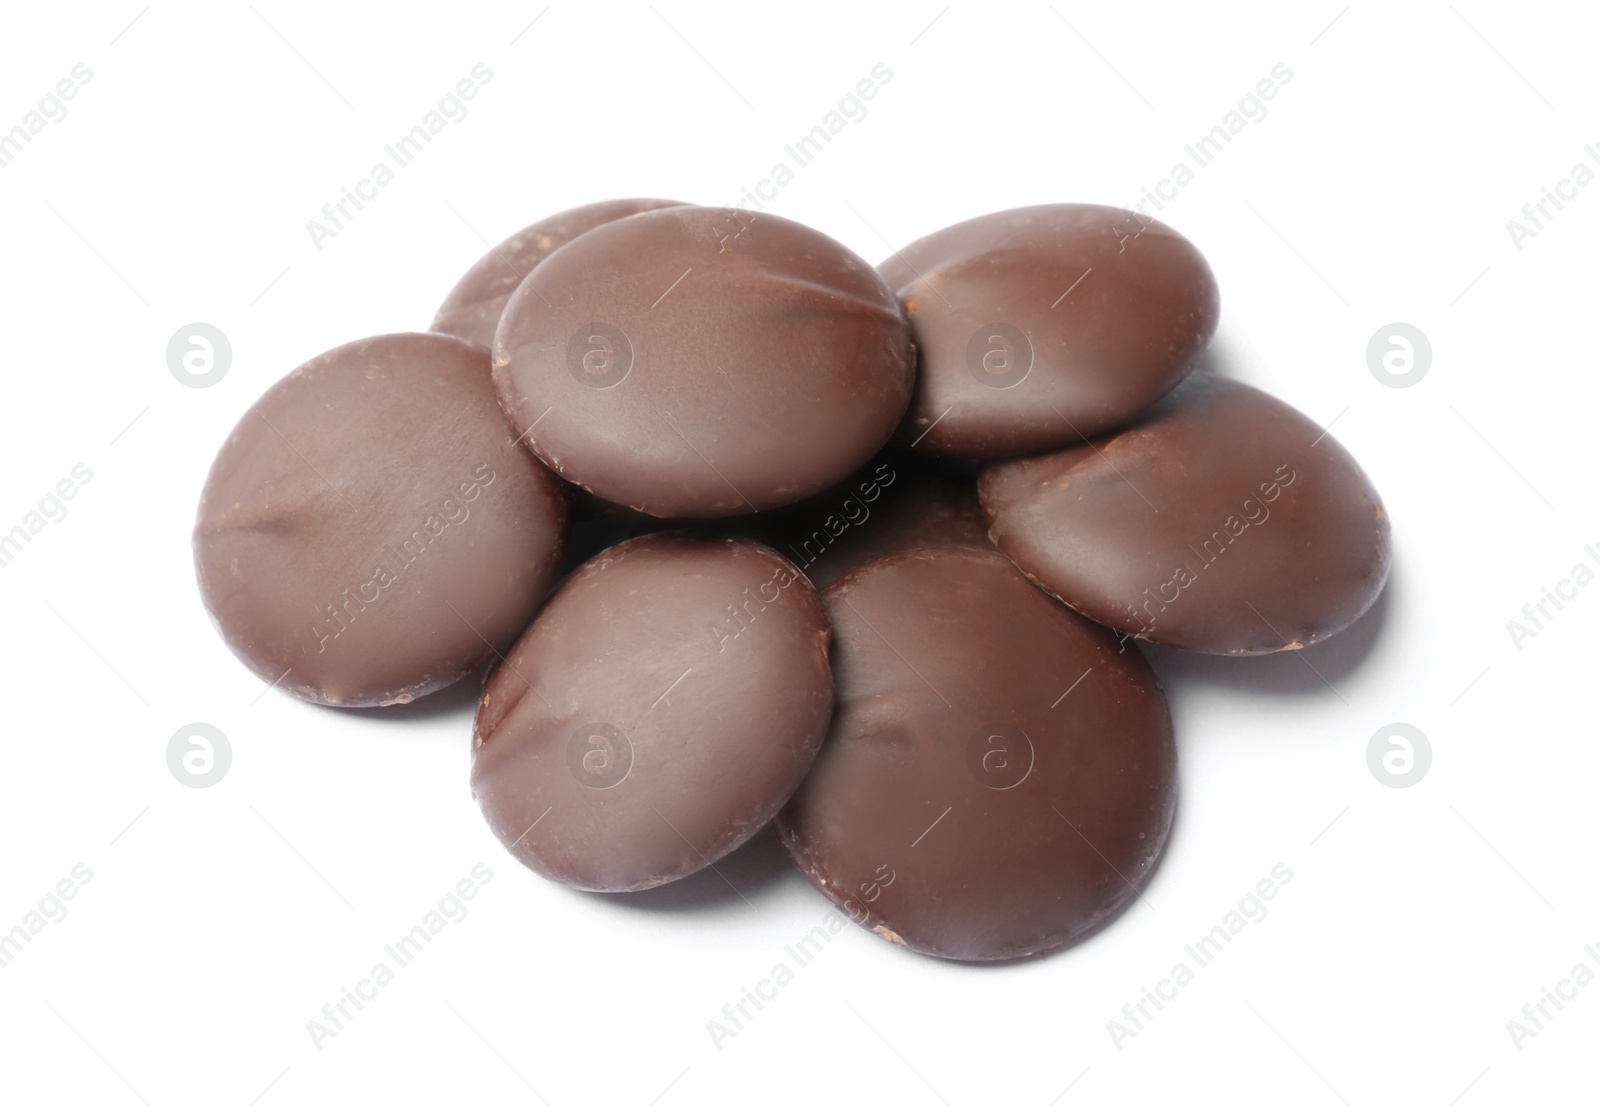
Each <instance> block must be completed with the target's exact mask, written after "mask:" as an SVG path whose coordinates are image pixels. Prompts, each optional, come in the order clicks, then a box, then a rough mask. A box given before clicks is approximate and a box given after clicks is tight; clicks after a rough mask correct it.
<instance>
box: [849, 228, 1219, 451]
mask: <svg viewBox="0 0 1600 1112" xmlns="http://www.w3.org/2000/svg"><path fill="white" fill-rule="evenodd" d="M879 269H880V270H882V272H883V274H884V276H885V277H886V278H888V280H889V284H890V285H891V286H893V287H894V288H895V291H896V293H897V294H898V295H899V297H900V299H901V301H902V302H903V303H904V305H905V308H906V313H907V315H908V316H909V317H910V319H911V328H912V333H913V336H914V338H915V340H916V345H917V356H918V377H917V390H916V395H915V397H914V398H913V399H912V402H911V408H910V410H909V412H908V413H907V414H906V422H905V425H904V426H903V427H902V429H901V431H900V436H899V437H898V441H899V442H901V443H905V444H907V445H910V446H914V447H915V448H916V449H917V450H918V451H920V452H927V453H930V454H932V455H940V456H977V457H982V458H988V459H993V458H1000V457H1006V456H1019V455H1026V454H1028V453H1031V452H1043V451H1048V450H1050V449H1052V448H1059V447H1062V446H1064V445H1067V444H1073V443H1077V442H1080V441H1081V440H1082V439H1083V438H1084V437H1088V436H1094V435H1095V434H1097V433H1100V432H1103V431H1105V430H1106V429H1110V428H1115V427H1116V426H1118V425H1123V424H1126V423H1127V422H1128V421H1130V420H1132V419H1133V418H1135V417H1137V416H1138V415H1139V414H1140V413H1141V412H1143V411H1144V410H1146V409H1148V408H1149V407H1150V406H1151V405H1152V404H1154V403H1155V402H1156V401H1157V400H1158V399H1159V398H1161V396H1162V395H1164V394H1166V393H1167V392H1168V391H1169V390H1171V389H1172V388H1173V387H1174V386H1176V385H1177V384H1178V383H1179V382H1180V381H1182V380H1183V377H1184V376H1185V375H1187V374H1188V373H1189V372H1190V371H1191V370H1192V369H1193V368H1194V366H1195V364H1196V363H1197V362H1198V361H1199V359H1200V356H1201V354H1202V353H1203V352H1204V351H1205V348H1206V345H1207V344H1209V343H1210V342H1211V335H1212V333H1213V332H1215V331H1216V327H1217V284H1216V280H1215V279H1213V278H1212V276H1211V270H1210V268H1209V267H1208V266H1207V265H1206V261H1205V259H1204V258H1203V257H1202V256H1201V255H1200V252H1199V251H1197V250H1196V249H1195V246H1194V244H1192V243H1190V242H1189V241H1188V240H1186V239H1184V238H1183V237H1182V236H1181V235H1179V234H1178V233H1177V232H1175V231H1173V230H1172V229H1171V228H1169V227H1167V226H1166V225H1165V224H1163V223H1161V222H1160V221H1158V220H1152V219H1150V218H1149V217H1147V216H1141V215H1139V214H1138V213H1134V212H1129V211H1127V210H1126V209H1118V208H1107V207H1105V206H1103V205H1036V206H1034V207H1032V208H1020V209H1011V210H1010V211H1007V212H997V213H992V214H990V215H988V216H980V217H978V218H976V219H974V220H966V221H963V222H962V223H960V224H954V225H951V226H950V227H948V228H945V229H944V230H942V231H938V232H934V233H933V234H932V235H930V236H926V237H924V238H923V239H919V240H917V241H916V242H915V243H913V244H911V245H910V246H908V247H906V248H905V249H904V250H903V251H899V252H896V253H895V255H894V256H893V257H891V258H890V259H888V260H887V261H886V262H884V263H883V265H882V266H881V267H880V268H879Z"/></svg>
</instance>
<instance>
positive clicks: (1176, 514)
mask: <svg viewBox="0 0 1600 1112" xmlns="http://www.w3.org/2000/svg"><path fill="white" fill-rule="evenodd" d="M978 488H979V494H980V496H981V498H982V501H983V508H984V512H985V514H986V515H987V517H988V520H989V535H990V536H991V537H993V538H994V541H995V543H996V544H998V545H999V546H1000V548H1001V549H1002V550H1003V551H1004V552H1005V553H1006V554H1007V555H1008V556H1010V557H1011V558H1012V559H1013V560H1015V561H1016V563H1017V566H1018V567H1020V568H1021V569H1022V570H1023V571H1025V572H1027V573H1028V575H1029V576H1030V577H1031V578H1033V579H1034V580H1035V581H1036V582H1038V583H1039V585H1040V586H1042V587H1043V588H1044V589H1045V590H1047V591H1049V592H1050V593H1051V594H1053V595H1055V596H1056V597H1057V598H1059V599H1061V600H1062V601H1063V602H1065V603H1067V605H1069V606H1071V607H1072V608H1073V609H1075V610H1077V611H1079V612H1080V613H1082V614H1085V615H1087V616H1088V617H1090V618H1093V619H1094V620H1095V621H1097V622H1101V623H1102V624H1104V625H1108V626H1112V627H1114V628H1116V629H1120V630H1122V631H1123V632H1125V633H1127V634H1129V635H1131V636H1133V637H1137V638H1140V639H1143V640H1146V641H1151V642H1154V643H1155V644H1159V645H1170V646H1172V647H1174V648H1179V649H1191V650H1194V651H1197V652H1205V653H1223V654H1228V655H1253V654H1258V653H1271V652H1278V651H1279V650H1282V649H1299V648H1303V647H1305V646H1306V645H1311V644H1315V643H1316V642H1318V641H1321V640H1322V639H1323V638H1326V637H1330V636H1332V635H1333V634H1335V633H1337V632H1339V631H1340V630H1341V629H1344V628H1345V627H1346V626H1348V625H1349V624H1350V623H1351V622H1354V621H1355V620H1356V619H1357V618H1359V617H1360V616H1361V615H1362V613H1364V612H1365V611H1366V609H1367V607H1369V606H1371V605H1372V602H1373V600H1374V599H1376V598H1377V597H1378V592H1379V591H1380V590H1382V588H1383V583H1384V579H1385V578H1386V577H1387V575H1388V572H1389V519H1388V517H1387V515H1385V513H1384V510H1383V503H1382V502H1381V501H1380V500H1379V498H1378V494H1377V491H1375V490H1373V488H1372V484H1371V483H1370V482H1369V481H1368V480H1367V476H1366V474H1365V473H1363V472H1362V470H1361V467H1360V466H1359V465H1358V464H1357V463H1356V461H1355V460H1354V459H1352V458H1351V456H1350V453H1348V452H1346V451H1345V450H1344V448H1342V447H1340V445H1339V444H1338V443H1337V442H1336V441H1335V440H1334V439H1333V437H1331V436H1329V435H1327V433H1326V432H1324V431H1323V430H1321V429H1319V428H1318V427H1317V426H1316V424H1315V423H1313V422H1312V421H1311V420H1309V419H1308V418H1307V417H1305V416H1304V415H1303V414H1301V413H1299V412H1298V411H1297V410H1294V409H1292V408H1290V407H1289V406H1288V405H1285V404H1284V403H1283V402H1281V401H1279V400H1277V399H1276V398H1273V397H1271V396H1269V395H1267V394H1264V393H1262V392H1261V391H1260V390H1256V389H1253V388H1251V387H1249V386H1245V385H1242V384H1241V383H1237V382H1231V381H1228V380H1226V379H1218V378H1213V377H1211V376H1209V375H1196V376H1195V377H1193V378H1191V379H1190V380H1189V381H1187V382H1185V383H1184V384H1183V385H1182V386H1180V387H1179V388H1178V389H1177V390H1176V391H1174V392H1173V394H1172V395H1171V396H1170V397H1168V398H1167V399H1165V400H1164V401H1163V402H1162V403H1161V404H1160V405H1159V406H1157V407H1156V408H1155V409H1154V410H1153V411H1152V412H1151V413H1150V415H1149V416H1148V417H1146V418H1145V419H1144V420H1143V421H1141V422H1140V423H1139V424H1137V425H1135V426H1133V427H1132V428H1129V429H1125V430H1123V431H1122V432H1120V433H1116V434H1114V435H1111V436H1107V437H1104V438H1102V439H1100V440H1098V441H1096V442H1094V443H1093V444H1082V445H1079V446H1078V447H1075V448H1068V449H1066V450H1064V451H1060V452H1054V453H1052V454H1049V455H1043V456H1037V457H1034V458H1032V459H1021V460H1012V461H1008V462H1005V463H998V464H993V465H991V466H990V467H989V468H987V469H986V470H985V471H984V473H983V475H982V477H981V478H980V479H979V483H978Z"/></svg>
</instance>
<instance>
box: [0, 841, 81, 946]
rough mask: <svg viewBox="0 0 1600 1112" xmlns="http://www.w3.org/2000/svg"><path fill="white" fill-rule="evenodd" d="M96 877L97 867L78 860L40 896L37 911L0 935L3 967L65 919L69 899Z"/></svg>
mask: <svg viewBox="0 0 1600 1112" xmlns="http://www.w3.org/2000/svg"><path fill="white" fill-rule="evenodd" d="M93 879H94V870H92V869H90V868H89V866H87V865H85V864H84V863H83V862H81V861H80V862H78V863H77V864H76V865H74V866H72V868H71V869H70V870H69V871H68V874H67V875H66V876H64V877H62V878H61V879H60V880H58V881H56V883H55V886H54V887H53V888H51V889H50V890H49V891H48V892H46V893H45V894H44V895H43V896H41V897H40V898H39V902H38V904H37V905H36V906H35V909H34V910H32V911H29V912H27V913H26V914H25V915H23V917H22V920H21V921H20V922H19V923H18V924H17V925H16V926H14V927H12V928H11V929H10V930H9V931H7V932H6V933H5V934H0V968H4V967H5V966H7V965H10V964H11V963H12V962H14V961H16V960H17V955H19V954H20V953H22V950H23V948H24V947H26V946H27V945H28V944H29V943H30V942H32V941H33V940H34V939H35V938H37V937H39V935H40V934H42V933H43V932H44V929H45V928H46V927H48V926H50V925H51V924H52V923H59V922H61V920H63V919H65V918H66V917H67V901H69V900H72V899H76V898H77V895H78V893H79V891H80V890H81V889H82V888H83V887H84V886H85V885H87V884H88V883H89V882H90V881H91V880H93Z"/></svg>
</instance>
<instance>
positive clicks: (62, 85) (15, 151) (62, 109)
mask: <svg viewBox="0 0 1600 1112" xmlns="http://www.w3.org/2000/svg"><path fill="white" fill-rule="evenodd" d="M93 80H94V70H92V69H90V68H89V67H88V66H86V65H84V64H83V63H82V62H79V63H78V64H77V65H75V66H73V67H72V69H71V70H70V71H69V72H68V74H67V76H66V77H63V78H62V79H61V80H60V81H57V82H56V83H55V84H54V85H52V86H51V87H50V91H49V92H47V93H45V95H44V96H42V97H40V98H39V104H38V106H37V107H35V108H30V109H29V110H28V111H27V112H25V113H23V116H22V122H21V123H19V124H14V125H12V128H11V130H10V131H7V132H0V170H3V169H5V168H6V167H7V166H9V165H11V164H12V163H13V162H15V161H16V160H17V156H18V155H20V154H21V153H22V152H23V150H24V148H26V147H27V146H28V145H29V144H30V143H32V142H33V137H34V136H35V135H38V134H39V133H40V132H42V131H44V129H45V128H47V127H49V126H50V125H51V124H59V123H60V122H61V121H62V120H64V119H66V118H67V103H66V102H67V101H69V100H72V99H73V98H74V97H76V96H77V95H78V91H79V90H80V89H82V88H83V87H84V86H85V85H87V84H89V82H91V81H93Z"/></svg>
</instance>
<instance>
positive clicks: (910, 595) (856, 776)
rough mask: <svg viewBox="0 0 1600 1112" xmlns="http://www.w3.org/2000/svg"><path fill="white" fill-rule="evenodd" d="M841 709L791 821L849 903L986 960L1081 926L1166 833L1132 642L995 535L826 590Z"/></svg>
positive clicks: (1063, 938) (1154, 731) (1166, 775)
mask: <svg viewBox="0 0 1600 1112" xmlns="http://www.w3.org/2000/svg"><path fill="white" fill-rule="evenodd" d="M824 601H825V602H826V603H827V606H828V611H829V614H830V615H831V616H832V619H833V623H834V631H835V649H834V673H835V677H836V682H837V684H838V703H839V709H838V712H837V714H836V715H835V717H834V721H833V724H832V726H831V728H830V730H829V735H828V740H827V743H826V744H825V745H824V746H823V750H822V753H821V755H820V756H819V757H818V758H817V762H816V765H815V766H814V767H813V769H812V772H811V775H810V776H808V777H807V778H806V781H805V783H804V785H802V787H801V789H800V791H799V792H798V793H797V794H796V795H795V798H794V800H793V801H792V802H791V803H790V805H789V806H788V807H787V808H786V809H785V810H784V812H783V814H782V816H781V817H780V820H779V834H780V836H781V837H782V838H783V841H784V844H785V846H786V848H787V849H788V851H789V853H790V856H791V857H792V858H793V859H794V861H795V863H796V864H797V865H798V866H799V868H800V870H801V871H802V872H803V873H805V875H806V876H807V877H808V878H809V879H810V880H811V881H812V883H813V884H815V885H816V886H817V887H818V888H820V889H821V890H822V891H823V892H824V893H825V894H826V895H827V896H828V897H829V898H830V899H831V900H833V901H834V903H836V904H838V905H839V906H840V907H841V908H842V909H843V910H844V911H845V912H846V913H847V914H848V915H849V916H850V917H851V918H852V919H854V920H855V921H857V922H859V923H862V925H864V926H866V927H868V928H869V929H871V930H872V931H874V932H875V933H876V934H878V935H879V936H880V937H882V938H885V939H887V940H888V941H890V942H894V943H897V944H900V945H904V946H908V947H910V948H911V949H914V950H919V951H921V952H923V953H927V954H932V955H935V956H938V957H945V958H956V959H961V960H967V961H987V960H998V959H1003V958H1013V957H1021V956H1024V955H1029V954H1038V953H1043V952H1045V951H1048V950H1052V949H1055V948H1057V947H1060V946H1064V945H1067V944H1069V943H1071V942H1074V941H1076V940H1077V939H1079V938H1082V937H1083V936H1084V935H1086V934H1088V933H1089V932H1091V931H1093V930H1094V929H1095V928H1097V927H1098V926H1100V925H1102V924H1103V923H1105V922H1106V921H1108V920H1109V919H1111V918H1112V917H1114V916H1115V915H1117V914H1118V913H1119V912H1120V911H1121V910H1122V909H1124V908H1125V907H1127V906H1128V904H1129V903H1130V902H1131V901H1132V900H1133V899H1134V898H1135V897H1136V895H1137V891H1138V889H1139V887H1140V886H1142V885H1143V883H1144V882H1145V880H1146V878H1147V877H1148V875H1149V873H1150V870H1151V869H1152V867H1153V866H1154V864H1155V862H1156V859H1157V858H1158V857H1159V856H1160V854H1161V851H1162V848H1163V846H1164V844H1165V842H1166V837H1167V832H1168V829H1169V827H1170V825H1171V822H1172V815H1173V809H1174V805H1175V800H1176V754H1175V750H1174V746H1173V740H1172V723H1171V719H1170V718H1169V716H1168V713H1167V705H1166V699H1165V697H1164V696H1163V695H1162V693H1161V689H1160V687H1159V685H1158V684H1157V682H1156V679H1155V676H1154V675H1153V674H1152V673H1151V671H1150V669H1149V667H1148V666H1147V665H1146V664H1145V662H1144V659H1143V657H1142V656H1141V655H1140V653H1139V652H1138V649H1137V647H1136V646H1133V645H1129V646H1126V651H1119V647H1118V645H1117V641H1116V638H1115V637H1114V636H1113V635H1112V634H1111V633H1110V631H1108V630H1105V629H1103V628H1101V627H1099V626H1096V625H1094V624H1093V623H1091V622H1089V621H1086V620H1085V619H1083V618H1081V617H1079V616H1078V615H1076V614H1074V613H1072V612H1071V611H1070V610H1068V609H1066V608H1065V607H1063V606H1061V605H1060V604H1059V603H1057V602H1055V601H1054V600H1052V599H1050V598H1048V597H1047V596H1046V595H1044V594H1043V593H1042V592H1040V591H1039V590H1038V589H1037V588H1035V587H1034V586H1033V585H1032V584H1031V583H1029V582H1028V581H1027V579H1025V578H1024V577H1023V575H1022V574H1021V573H1020V572H1019V571H1017V569H1016V568H1015V567H1014V566H1012V564H1011V563H1010V562H1009V561H1007V560H1006V559H1005V558H1004V557H1003V556H1001V555H1000V554H999V553H996V552H992V551H991V552H982V551H977V550H971V549H955V548H925V549H919V550H917V551H914V552H909V553H902V554H898V555H892V556H887V557H884V558H882V559H879V560H875V561H872V562H871V563H868V564H864V565H862V566H861V567H859V568H856V569H855V570H854V571H852V572H850V573H849V574H847V575H846V576H844V577H843V578H842V579H840V580H838V581H837V582H835V583H834V584H833V585H832V586H831V587H829V588H828V590H827V591H826V592H825V594H824Z"/></svg>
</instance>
